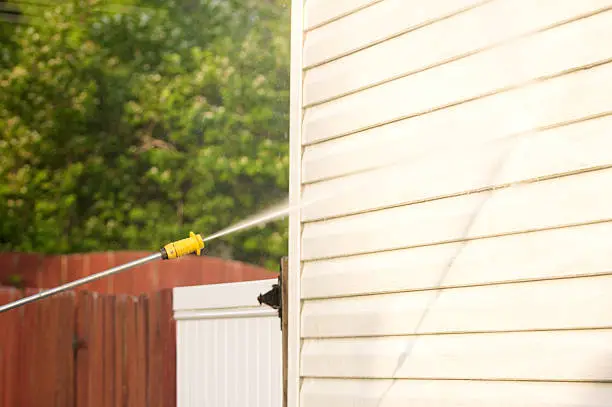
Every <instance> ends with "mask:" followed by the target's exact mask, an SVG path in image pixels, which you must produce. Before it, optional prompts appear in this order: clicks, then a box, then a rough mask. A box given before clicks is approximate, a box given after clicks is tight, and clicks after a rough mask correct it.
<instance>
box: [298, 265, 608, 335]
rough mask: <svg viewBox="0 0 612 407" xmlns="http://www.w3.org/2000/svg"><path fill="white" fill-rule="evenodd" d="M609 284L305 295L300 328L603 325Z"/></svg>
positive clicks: (426, 330) (415, 330)
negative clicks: (308, 298)
mask: <svg viewBox="0 0 612 407" xmlns="http://www.w3.org/2000/svg"><path fill="white" fill-rule="evenodd" d="M491 272H495V268H492V269H491ZM610 292H612V276H601V277H589V278H578V279H564V280H554V281H539V282H530V283H518V284H503V285H494V286H482V287H470V288H452V289H445V290H430V291H417V292H409V293H397V294H386V295H372V296H366V297H352V298H339V299H334V300H317V301H306V302H305V303H304V308H303V311H302V328H301V332H302V336H303V337H307V338H308V337H316V338H320V337H349V336H385V335H409V334H436V333H452V332H455V333H457V332H497V331H518V330H546V329H584V328H606V327H612V313H610V312H608V311H609V310H610V309H612V295H610ZM560 298H562V299H563V301H561V302H560V301H559V299H560Z"/></svg>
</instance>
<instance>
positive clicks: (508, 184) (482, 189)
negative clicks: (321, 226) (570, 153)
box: [302, 162, 612, 225]
mask: <svg viewBox="0 0 612 407" xmlns="http://www.w3.org/2000/svg"><path fill="white" fill-rule="evenodd" d="M609 169H612V162H611V163H609V164H603V165H597V166H593V167H587V168H579V169H575V170H570V171H565V172H558V173H553V174H548V175H541V176H538V177H533V178H528V179H524V180H519V181H513V182H506V183H503V184H494V185H490V186H485V187H480V188H476V189H471V190H468V191H461V192H455V193H451V194H445V195H438V196H433V197H428V198H423V199H419V200H416V201H409V202H402V203H396V204H392V205H385V206H381V207H376V208H371V209H364V210H361V211H355V212H348V213H343V214H341V215H331V216H323V217H321V218H316V219H308V220H302V225H308V224H313V223H321V222H326V221H329V220H335V219H342V218H348V217H351V216H359V215H365V214H367V213H376V212H382V211H386V210H389V209H395V208H402V207H405V206H411V205H420V204H424V203H429V202H435V201H441V200H443V199H452V198H459V197H463V196H467V195H474V194H481V193H484V192H495V191H499V190H502V189H508V188H514V187H517V186H521V185H530V184H537V183H539V182H546V181H551V180H555V179H561V178H567V177H571V176H575V175H581V174H587V173H591V172H597V171H605V170H609Z"/></svg>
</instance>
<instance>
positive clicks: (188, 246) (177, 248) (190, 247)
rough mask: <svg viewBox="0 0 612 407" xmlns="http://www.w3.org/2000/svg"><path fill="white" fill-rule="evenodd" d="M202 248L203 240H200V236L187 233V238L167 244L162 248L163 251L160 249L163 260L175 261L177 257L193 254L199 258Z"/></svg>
mask: <svg viewBox="0 0 612 407" xmlns="http://www.w3.org/2000/svg"><path fill="white" fill-rule="evenodd" d="M203 248H204V240H203V239H202V236H200V235H196V234H195V233H193V232H189V237H188V238H186V239H182V240H177V241H176V242H172V243H168V244H167V245H165V246H164V247H163V249H161V252H162V257H163V259H164V260H167V259H176V258H177V257H181V256H184V255H186V254H191V253H194V252H195V253H196V254H197V255H198V256H199V255H200V252H201V250H202V249H203Z"/></svg>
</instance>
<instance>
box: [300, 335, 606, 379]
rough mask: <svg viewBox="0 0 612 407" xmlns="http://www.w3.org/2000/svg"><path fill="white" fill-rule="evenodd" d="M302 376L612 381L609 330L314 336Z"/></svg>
mask: <svg viewBox="0 0 612 407" xmlns="http://www.w3.org/2000/svg"><path fill="white" fill-rule="evenodd" d="M302 375H303V376H305V377H330V378H337V377H346V378H354V377H363V378H380V379H385V378H405V379H488V380H500V379H502V380H549V381H552V380H572V381H574V380H580V381H582V380H596V381H603V380H605V381H611V380H612V330H592V331H542V332H516V333H495V334H457V335H430V336H429V335H428V336H411V337H388V338H351V339H324V340H319V339H313V340H305V341H304V346H303V348H302Z"/></svg>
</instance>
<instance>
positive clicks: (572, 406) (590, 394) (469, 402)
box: [301, 379, 612, 407]
mask: <svg viewBox="0 0 612 407" xmlns="http://www.w3.org/2000/svg"><path fill="white" fill-rule="evenodd" d="M610 400H612V386H609V385H607V384H601V383H541V382H531V383H529V382H484V381H447V380H434V381H428V380H395V381H394V380H348V379H347V380H338V379H306V380H305V381H304V386H303V390H302V404H301V406H302V407H319V406H334V407H355V406H359V407H406V406H424V407H425V406H426V407H466V406H469V407H501V406H503V407H577V406H581V407H604V406H605V407H608V406H609V405H610Z"/></svg>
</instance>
